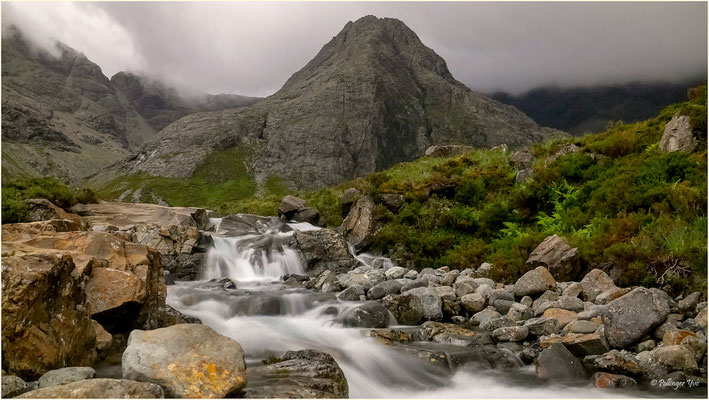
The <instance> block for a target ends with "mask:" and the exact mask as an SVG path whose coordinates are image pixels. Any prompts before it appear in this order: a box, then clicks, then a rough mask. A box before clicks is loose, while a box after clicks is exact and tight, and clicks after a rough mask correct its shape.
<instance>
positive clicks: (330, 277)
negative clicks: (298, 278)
mask: <svg viewBox="0 0 709 400" xmlns="http://www.w3.org/2000/svg"><path fill="white" fill-rule="evenodd" d="M311 282H312V286H311V284H310V283H308V285H306V287H308V288H312V289H315V290H320V291H321V292H323V293H324V292H326V291H338V290H340V287H339V284H338V285H337V287H335V285H334V284H337V278H336V277H335V273H334V272H333V271H330V270H325V271H323V272H322V273H321V274H320V275H318V277H317V278H316V279H315V280H314V281H311ZM323 289H325V290H323ZM329 289H336V290H329Z"/></svg>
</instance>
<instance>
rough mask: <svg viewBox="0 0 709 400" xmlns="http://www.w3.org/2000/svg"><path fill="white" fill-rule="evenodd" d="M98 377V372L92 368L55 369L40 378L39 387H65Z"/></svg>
mask: <svg viewBox="0 0 709 400" xmlns="http://www.w3.org/2000/svg"><path fill="white" fill-rule="evenodd" d="M95 376H96V371H95V370H94V369H93V368H91V367H66V368H60V369H54V370H51V371H48V372H46V373H45V374H44V375H42V376H40V377H39V380H38V381H37V383H38V384H39V387H41V388H43V387H48V386H58V385H65V384H67V383H71V382H76V381H83V380H84V379H91V378H93V377H95Z"/></svg>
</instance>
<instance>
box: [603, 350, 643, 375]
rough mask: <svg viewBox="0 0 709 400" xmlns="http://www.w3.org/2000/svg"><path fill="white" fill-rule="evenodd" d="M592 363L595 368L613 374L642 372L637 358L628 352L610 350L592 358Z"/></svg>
mask: <svg viewBox="0 0 709 400" xmlns="http://www.w3.org/2000/svg"><path fill="white" fill-rule="evenodd" d="M593 365H594V366H595V368H596V369H597V370H600V371H606V372H610V373H614V374H622V375H630V376H639V375H640V373H641V372H642V370H641V368H640V364H639V363H638V360H637V359H636V358H635V357H634V356H633V355H632V354H631V353H629V352H627V351H625V350H623V351H619V350H611V351H609V352H607V353H604V354H603V355H601V356H599V357H596V358H594V360H593Z"/></svg>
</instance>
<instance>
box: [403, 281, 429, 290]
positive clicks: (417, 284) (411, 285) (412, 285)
mask: <svg viewBox="0 0 709 400" xmlns="http://www.w3.org/2000/svg"><path fill="white" fill-rule="evenodd" d="M426 287H428V281H427V280H425V279H415V280H409V281H408V282H406V283H404V284H403V285H402V286H401V293H405V292H408V291H409V290H411V289H416V288H426Z"/></svg>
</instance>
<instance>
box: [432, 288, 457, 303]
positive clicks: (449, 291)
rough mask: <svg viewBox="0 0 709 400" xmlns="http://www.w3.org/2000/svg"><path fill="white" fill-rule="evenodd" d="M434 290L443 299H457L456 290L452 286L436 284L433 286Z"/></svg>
mask: <svg viewBox="0 0 709 400" xmlns="http://www.w3.org/2000/svg"><path fill="white" fill-rule="evenodd" d="M433 291H434V292H436V294H437V295H438V297H440V298H441V300H449V301H455V299H456V295H455V292H454V291H453V288H452V287H450V286H436V287H434V288H433Z"/></svg>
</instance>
